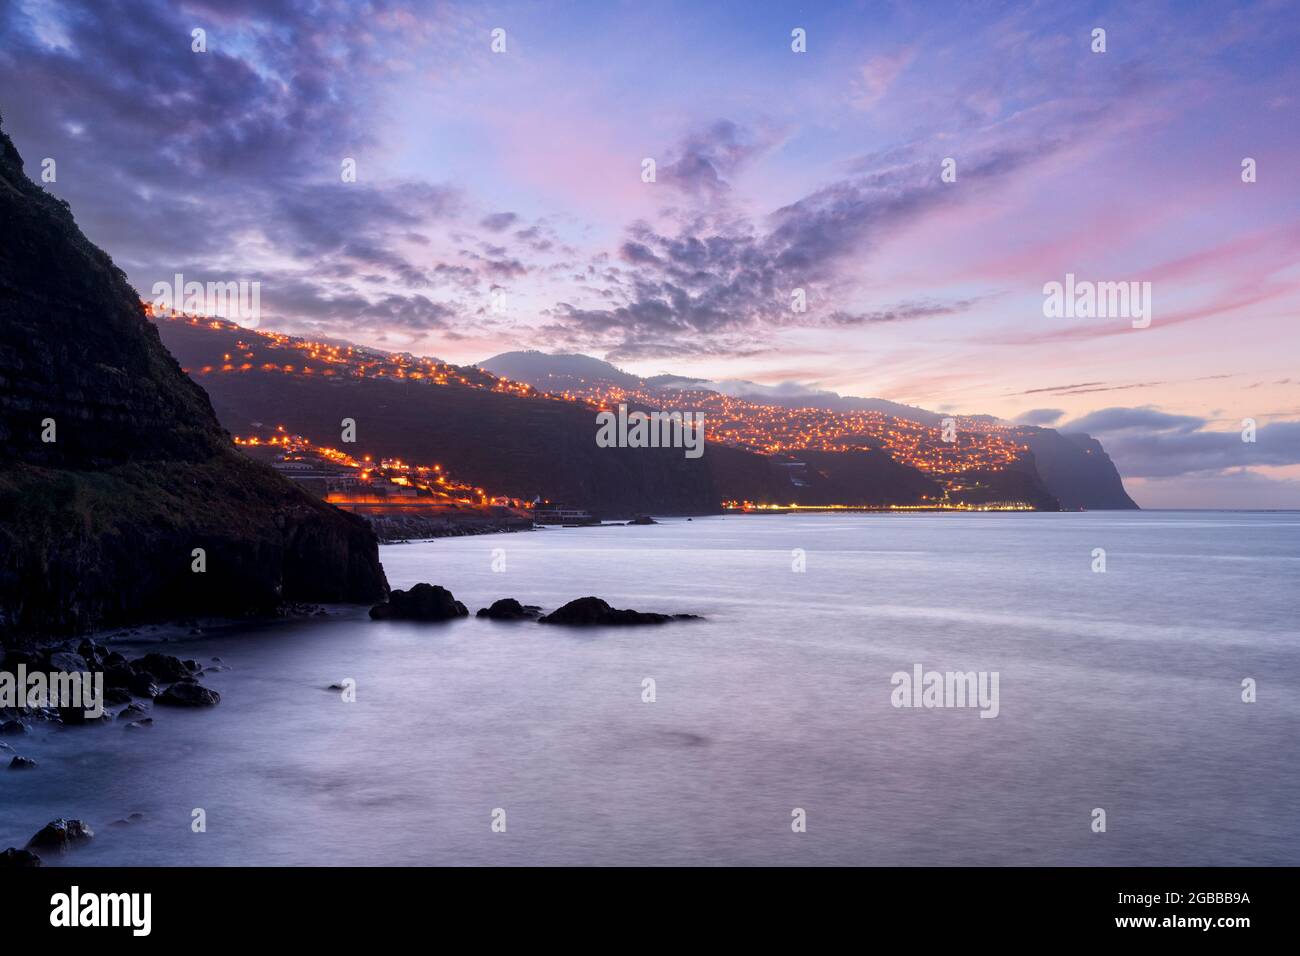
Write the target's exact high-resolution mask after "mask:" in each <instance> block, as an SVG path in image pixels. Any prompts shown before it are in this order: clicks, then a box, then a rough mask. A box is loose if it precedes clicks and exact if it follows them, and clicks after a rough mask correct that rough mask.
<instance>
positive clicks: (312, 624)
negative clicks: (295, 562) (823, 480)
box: [0, 511, 1300, 866]
mask: <svg viewBox="0 0 1300 956" xmlns="http://www.w3.org/2000/svg"><path fill="white" fill-rule="evenodd" d="M381 559H382V560H383V563H384V567H385V569H386V571H387V574H388V578H389V581H390V583H391V584H392V586H393V587H409V586H410V585H413V584H415V583H417V582H421V581H427V582H430V583H433V584H440V585H442V586H444V587H447V588H449V589H450V590H451V591H452V592H453V593H454V594H455V596H456V598H457V599H459V600H461V601H463V602H464V603H465V605H466V606H467V607H468V608H469V610H470V615H471V616H470V617H469V618H467V619H462V620H457V621H453V622H450V623H444V624H424V623H411V622H395V621H384V622H378V621H371V620H369V618H368V615H367V613H366V609H365V608H354V607H331V608H329V610H330V612H331V613H330V614H329V615H328V616H314V617H303V618H294V619H287V620H283V621H277V622H271V623H261V624H257V625H251V626H250V625H247V624H242V625H222V626H213V627H205V628H203V629H202V633H201V634H190V633H188V629H186V628H180V629H177V628H166V627H163V628H155V629H143V630H141V631H140V632H139V633H137V634H134V635H125V636H121V635H118V636H115V637H114V639H113V644H114V646H115V647H116V648H117V649H119V650H121V651H123V652H124V653H127V654H128V655H131V654H135V653H143V652H145V651H149V650H161V651H164V652H166V653H170V654H176V655H178V656H180V657H185V658H194V659H196V660H198V661H199V662H200V663H203V664H207V665H212V663H213V659H214V658H220V659H221V662H222V663H221V664H220V665H219V666H220V667H221V668H223V669H220V670H216V669H214V670H212V671H210V672H208V673H206V674H205V675H204V676H203V678H202V680H203V682H204V683H205V684H206V685H208V686H210V687H212V688H214V689H216V690H218V691H219V692H220V693H221V695H222V702H221V704H220V705H219V706H217V707H215V708H210V709H203V710H174V709H173V710H168V709H165V708H161V707H159V708H156V712H155V715H154V716H155V720H154V724H153V726H152V727H150V728H148V729H144V730H128V729H126V728H125V726H124V723H123V722H120V721H119V722H113V723H106V724H103V725H100V726H94V727H75V728H59V727H55V726H48V725H45V726H40V725H38V726H37V727H36V728H35V731H34V732H33V733H31V734H29V735H27V736H24V737H6V738H3V740H4V742H6V743H9V744H10V745H12V746H13V748H14V750H15V752H17V753H22V754H23V755H25V756H29V757H32V758H34V759H35V760H36V761H37V762H38V767H37V768H36V769H34V770H28V771H8V770H4V771H0V849H2V848H4V847H6V846H11V845H12V846H19V847H21V846H22V845H23V844H24V843H25V842H26V841H27V840H28V839H29V838H30V837H31V836H32V835H33V834H35V833H36V832H37V830H39V829H40V828H41V827H42V826H43V825H44V824H45V823H47V822H48V821H50V820H53V819H55V818H59V817H69V818H79V819H82V820H84V821H86V822H87V823H89V824H90V826H91V827H92V829H93V830H94V831H95V837H94V839H93V840H91V841H90V842H89V843H88V844H86V845H85V846H84V847H82V848H80V849H77V850H74V851H72V852H70V853H68V854H65V855H64V856H62V857H58V856H54V857H47V858H46V860H45V862H46V864H47V865H55V866H57V865H60V864H65V863H75V864H78V865H100V864H102V865H186V864H206V865H271V866H278V865H322V866H329V865H336V864H338V865H362V866H370V865H376V866H379V865H394V864H400V865H426V864H429V865H495V864H510V865H620V866H622V865H626V866H640V865H751V864H753V865H881V866H885V865H887V866H895V865H968V864H984V865H997V866H1002V865H1005V866H1022V865H1044V864H1051V865H1090V866H1091V865H1097V866H1112V865H1114V866H1132V865H1158V866H1166V865H1225V866H1236V865H1292V866H1294V865H1297V864H1300V759H1298V758H1300V753H1298V751H1300V624H1298V621H1300V618H1298V616H1297V600H1298V597H1300V587H1297V584H1298V583H1300V514H1296V513H1287V512H1276V513H1263V512H1169V511H1144V512H1093V513H1059V514H1051V513H962V514H940V513H922V514H855V513H831V514H764V515H726V516H716V517H700V518H695V519H693V520H686V519H684V518H676V519H663V520H661V521H660V523H658V524H656V525H653V526H622V525H619V526H612V525H605V526H600V527H586V528H563V529H561V528H551V529H546V530H540V531H535V532H524V533H515V534H498V535H483V536H472V537H459V538H443V539H438V540H434V541H427V542H412V543H406V544H396V545H389V546H384V547H383V548H382V549H381ZM586 595H596V596H598V597H601V598H604V599H605V600H607V601H608V602H610V603H611V604H612V605H614V606H615V607H631V608H636V609H638V610H643V611H661V612H670V613H692V614H698V615H702V617H703V620H699V621H686V622H677V623H671V624H666V625H662V626H650V627H629V628H592V629H568V628H562V627H555V626H547V625H542V624H537V623H534V622H531V621H525V622H493V621H488V620H485V619H478V618H476V617H474V616H473V614H474V611H476V610H477V609H478V608H480V607H485V606H487V605H488V604H489V603H491V602H492V601H493V600H495V599H497V598H502V597H514V598H517V599H519V600H520V601H522V602H523V603H526V604H536V605H540V606H541V607H542V608H544V609H545V610H548V611H549V610H552V609H554V608H556V607H558V606H559V605H561V604H563V603H565V602H567V601H569V600H571V599H573V598H578V597H583V596H586ZM949 674H953V675H957V677H958V679H957V680H956V681H955V682H954V681H952V680H949V679H948V678H947V677H946V675H949ZM930 675H934V676H935V677H936V678H937V679H938V680H939V682H940V684H939V685H933V684H932V681H931V679H930ZM963 675H973V676H974V678H975V679H976V680H977V682H979V681H982V683H980V684H979V686H980V687H982V688H984V689H986V690H987V691H988V692H989V694H992V692H993V690H994V688H996V700H993V699H991V697H990V696H989V694H986V696H985V697H984V698H983V699H981V698H979V696H978V695H974V696H973V697H968V698H966V699H965V700H962V699H961V697H962V695H961V694H960V693H958V691H959V690H960V689H961V686H962V681H963V680H964V679H965V678H964V676H963ZM918 677H919V678H920V682H919V684H918V682H917V678H918ZM945 681H946V683H944V682H945ZM948 684H951V685H952V692H951V693H949V692H948V691H949V687H948V686H947V685H948ZM332 685H338V686H339V687H342V688H344V689H342V690H340V689H331V687H332ZM925 685H932V690H933V693H930V694H926V693H925ZM967 686H975V685H967ZM905 691H906V693H905ZM353 698H354V699H353ZM927 702H928V703H929V704H930V705H931V706H926V703H927ZM909 704H910V705H911V706H905V705H909ZM994 705H996V706H994ZM0 757H2V758H3V762H4V763H6V764H7V763H8V761H9V758H10V754H9V752H7V751H6V752H4V753H3V754H0Z"/></svg>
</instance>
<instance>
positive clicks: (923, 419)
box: [476, 350, 1138, 510]
mask: <svg viewBox="0 0 1300 956" xmlns="http://www.w3.org/2000/svg"><path fill="white" fill-rule="evenodd" d="M552 358H559V359H561V360H562V361H559V362H552V361H551V359H552ZM578 358H580V359H582V360H584V361H583V362H581V363H579V362H576V361H575V359H578ZM476 367H478V368H481V369H484V370H485V371H488V372H492V373H494V374H505V372H504V371H500V372H499V371H498V370H504V369H509V370H510V375H509V377H511V378H513V379H515V380H517V381H523V382H527V383H528V384H531V385H533V386H535V387H538V388H543V387H547V386H549V387H553V388H555V387H558V388H561V389H563V388H566V387H569V388H572V387H576V386H577V385H578V384H579V381H580V382H581V384H583V385H589V384H593V383H597V382H600V381H606V382H608V383H609V384H613V385H618V386H619V387H622V388H629V387H634V385H633V383H636V384H640V385H644V386H648V387H650V388H651V389H699V390H705V391H714V392H718V393H719V394H722V395H727V396H729V397H732V398H738V399H744V400H747V401H752V402H755V403H760V404H768V405H776V406H780V407H784V408H825V409H828V410H831V411H837V412H852V411H875V412H879V413H881V414H884V415H889V416H891V417H894V418H900V419H904V420H907V421H913V422H917V423H918V424H923V425H927V426H930V427H938V426H939V425H940V423H941V422H942V421H943V419H944V418H945V417H946V416H944V415H943V414H941V413H939V412H932V411H929V410H928V409H924V408H919V407H916V406H913V405H905V404H902V403H899V402H893V401H890V400H888V399H881V398H859V397H856V396H844V395H839V394H838V393H836V392H831V391H825V390H817V389H808V388H806V387H804V386H802V385H799V384H798V383H793V382H790V383H783V384H782V385H778V386H764V385H760V384H758V383H755V382H748V381H745V380H741V379H727V380H722V381H716V382H715V381H710V380H708V379H699V378H690V377H686V376H678V375H673V374H671V373H661V374H659V375H655V376H652V377H650V378H639V377H638V376H635V375H633V374H632V373H630V372H625V371H623V370H622V369H620V368H618V367H617V366H615V365H613V364H611V363H609V362H606V361H604V360H602V359H597V358H594V357H592V356H586V355H577V356H575V355H574V354H571V353H570V354H564V355H561V356H550V355H548V354H547V353H544V352H540V351H537V350H529V351H515V352H502V353H499V354H498V355H494V356H492V357H491V358H487V359H484V360H483V361H481V362H478V363H476ZM578 367H580V368H581V369H582V370H583V372H584V376H583V377H582V378H581V379H580V380H579V379H577V378H576V377H575V376H573V375H571V373H570V370H571V369H574V368H578ZM602 376H604V377H603V378H602ZM961 418H962V419H963V420H964V421H967V422H984V423H986V424H989V425H999V426H1005V427H1014V435H1015V436H1016V438H1017V439H1018V440H1020V441H1023V442H1024V444H1025V445H1026V446H1027V447H1028V449H1029V451H1030V453H1031V454H1032V455H1033V458H1034V462H1035V465H1036V468H1037V471H1038V474H1039V477H1040V478H1041V479H1042V481H1043V484H1044V485H1045V486H1046V488H1047V490H1048V492H1050V493H1051V494H1052V495H1053V496H1054V497H1055V498H1056V499H1057V500H1058V501H1059V502H1060V506H1061V507H1062V508H1065V509H1067V510H1081V509H1088V510H1107V509H1113V510H1133V509H1136V508H1137V507H1138V506H1137V504H1136V503H1135V502H1134V501H1133V499H1132V498H1131V497H1129V495H1128V492H1127V491H1126V490H1125V489H1124V485H1123V479H1122V477H1121V476H1120V474H1119V471H1118V469H1116V468H1115V465H1114V463H1113V462H1112V461H1111V459H1110V456H1109V455H1107V454H1106V451H1105V449H1104V448H1103V447H1102V444H1101V442H1100V441H1098V440H1097V439H1095V438H1093V437H1092V436H1090V435H1087V434H1084V433H1081V432H1080V433H1075V432H1059V431H1057V430H1056V429H1053V428H1045V427H1042V426H1037V425H1017V424H1016V423H1011V422H1004V421H1003V420H1001V419H998V418H996V417H994V416H988V415H968V416H961Z"/></svg>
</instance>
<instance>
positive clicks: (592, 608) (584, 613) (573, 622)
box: [538, 597, 700, 627]
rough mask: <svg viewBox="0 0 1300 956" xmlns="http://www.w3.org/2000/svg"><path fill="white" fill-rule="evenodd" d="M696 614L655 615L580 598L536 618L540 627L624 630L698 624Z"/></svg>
mask: <svg viewBox="0 0 1300 956" xmlns="http://www.w3.org/2000/svg"><path fill="white" fill-rule="evenodd" d="M698 620H700V617H699V615H697V614H656V613H654V612H651V611H633V610H631V609H620V608H614V607H610V606H609V605H608V604H607V603H605V602H604V601H602V600H601V599H600V598H598V597H583V598H578V599H577V600H575V601H570V602H569V603H568V604H566V605H564V607H562V608H559V609H558V610H555V611H552V612H551V613H550V614H547V615H545V616H543V617H540V618H538V623H541V624H566V625H569V626H573V627H592V626H616V627H619V626H624V625H629V624H667V623H669V622H670V621H698Z"/></svg>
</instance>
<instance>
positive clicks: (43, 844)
mask: <svg viewBox="0 0 1300 956" xmlns="http://www.w3.org/2000/svg"><path fill="white" fill-rule="evenodd" d="M94 835H95V831H93V830H92V829H90V827H89V826H88V825H87V824H86V823H85V822H84V821H82V820H65V819H63V818H62V817H60V818H59V819H57V820H51V821H50V822H49V823H47V824H45V826H44V827H43V828H42V829H41V832H40V833H38V834H36V836H34V837H32V838H31V839H30V840H28V841H27V849H29V850H32V849H35V850H53V851H54V852H56V853H62V852H63V851H64V850H69V849H71V848H72V847H74V846H76V845H77V844H79V843H85V842H86V841H87V840H89V839H91V838H92V837H93V836H94Z"/></svg>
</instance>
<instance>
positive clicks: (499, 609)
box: [475, 598, 542, 621]
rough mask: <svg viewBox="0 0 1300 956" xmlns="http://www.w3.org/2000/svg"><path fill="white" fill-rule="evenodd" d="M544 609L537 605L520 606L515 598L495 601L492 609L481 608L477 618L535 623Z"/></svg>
mask: <svg viewBox="0 0 1300 956" xmlns="http://www.w3.org/2000/svg"><path fill="white" fill-rule="evenodd" d="M541 613H542V609H541V608H540V607H538V606H537V605H536V604H520V603H519V602H518V601H516V600H515V599H514V598H501V599H500V600H499V601H493V602H492V606H491V607H481V608H479V609H478V614H476V615H475V617H486V618H488V619H490V620H493V621H535V620H537V618H538V617H539V616H540V615H541Z"/></svg>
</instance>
